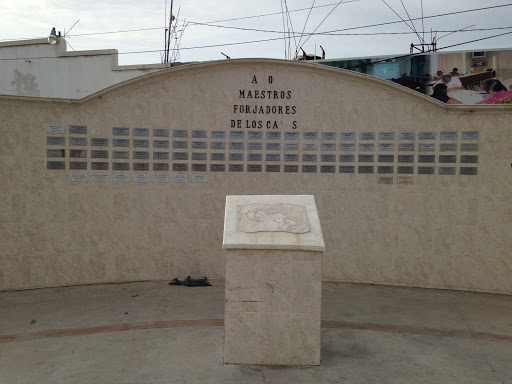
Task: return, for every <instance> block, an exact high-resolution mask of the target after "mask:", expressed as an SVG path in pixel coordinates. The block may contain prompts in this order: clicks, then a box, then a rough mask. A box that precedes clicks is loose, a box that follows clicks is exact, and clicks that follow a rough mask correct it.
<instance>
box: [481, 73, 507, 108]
mask: <svg viewBox="0 0 512 384" xmlns="http://www.w3.org/2000/svg"><path fill="white" fill-rule="evenodd" d="M484 91H485V92H486V93H487V95H485V96H484V99H483V100H482V101H480V102H478V103H477V104H492V103H496V102H499V101H501V100H506V99H508V98H510V97H512V91H507V88H506V87H505V86H504V85H503V84H502V83H501V81H499V80H496V79H489V80H487V81H486V82H485V83H484Z"/></svg>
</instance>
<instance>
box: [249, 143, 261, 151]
mask: <svg viewBox="0 0 512 384" xmlns="http://www.w3.org/2000/svg"><path fill="white" fill-rule="evenodd" d="M262 148H263V147H262V144H261V143H253V142H250V141H249V142H248V143H247V149H248V150H250V151H261V149H262Z"/></svg>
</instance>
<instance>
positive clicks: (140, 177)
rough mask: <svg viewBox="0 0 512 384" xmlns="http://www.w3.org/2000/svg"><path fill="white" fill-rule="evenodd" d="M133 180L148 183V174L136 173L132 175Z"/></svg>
mask: <svg viewBox="0 0 512 384" xmlns="http://www.w3.org/2000/svg"><path fill="white" fill-rule="evenodd" d="M133 182H134V183H148V182H149V175H146V174H140V173H139V174H137V175H133Z"/></svg>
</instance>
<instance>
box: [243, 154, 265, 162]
mask: <svg viewBox="0 0 512 384" xmlns="http://www.w3.org/2000/svg"><path fill="white" fill-rule="evenodd" d="M262 159H263V157H262V156H261V153H248V154H247V161H261V160H262Z"/></svg>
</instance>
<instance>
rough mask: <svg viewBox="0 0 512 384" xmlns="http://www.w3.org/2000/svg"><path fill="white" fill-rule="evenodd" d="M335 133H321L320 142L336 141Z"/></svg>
mask: <svg viewBox="0 0 512 384" xmlns="http://www.w3.org/2000/svg"><path fill="white" fill-rule="evenodd" d="M336 136H337V134H336V132H322V140H336Z"/></svg>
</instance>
